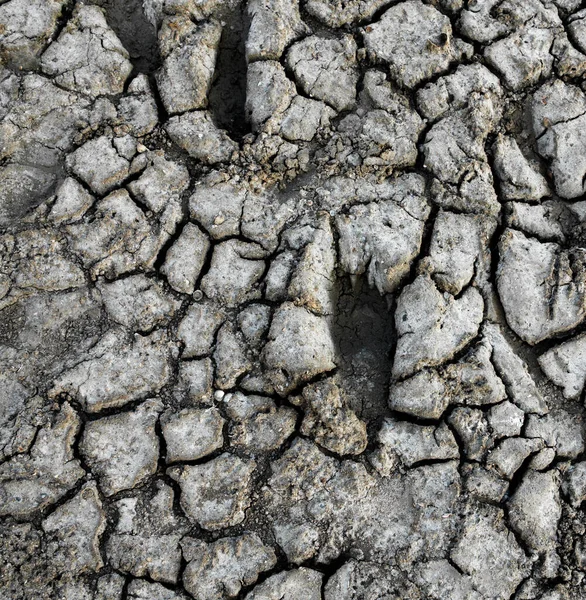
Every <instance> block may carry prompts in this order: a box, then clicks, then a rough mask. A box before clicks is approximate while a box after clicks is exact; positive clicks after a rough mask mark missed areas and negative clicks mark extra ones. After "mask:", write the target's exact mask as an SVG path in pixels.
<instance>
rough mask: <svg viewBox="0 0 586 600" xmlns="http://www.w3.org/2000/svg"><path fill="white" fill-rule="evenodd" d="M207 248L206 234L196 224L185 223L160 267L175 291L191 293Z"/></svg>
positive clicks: (208, 247) (208, 245)
mask: <svg viewBox="0 0 586 600" xmlns="http://www.w3.org/2000/svg"><path fill="white" fill-rule="evenodd" d="M209 249H210V241H209V239H208V237H207V235H206V234H205V233H203V231H202V230H201V229H200V228H199V227H198V226H197V225H194V224H193V223H187V224H186V225H185V227H184V228H183V230H182V231H181V235H180V236H179V237H178V238H177V240H176V241H175V243H174V244H173V245H172V246H171V248H169V250H168V251H167V254H166V255H165V262H164V263H163V266H162V267H161V273H162V274H163V275H165V276H166V277H167V281H168V282H169V285H170V286H171V287H172V288H173V289H174V290H175V291H176V292H181V293H183V294H193V292H194V290H195V284H196V282H197V279H198V277H199V274H200V273H201V270H202V268H203V265H204V263H205V261H206V257H207V254H208V251H209Z"/></svg>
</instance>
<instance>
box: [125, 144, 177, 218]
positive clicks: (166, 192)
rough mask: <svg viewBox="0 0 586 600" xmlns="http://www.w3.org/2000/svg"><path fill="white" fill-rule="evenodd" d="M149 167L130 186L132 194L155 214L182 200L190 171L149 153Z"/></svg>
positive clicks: (156, 154)
mask: <svg viewBox="0 0 586 600" xmlns="http://www.w3.org/2000/svg"><path fill="white" fill-rule="evenodd" d="M148 158H149V165H148V167H147V168H146V169H145V170H144V173H142V174H141V176H140V177H139V178H138V179H136V180H134V181H131V182H130V183H129V184H128V189H129V190H130V193H131V194H132V195H133V197H134V198H136V199H137V200H138V201H139V202H141V203H143V204H146V205H147V207H148V208H149V209H150V210H152V211H153V212H155V213H160V212H161V211H162V210H163V209H164V208H165V207H166V206H167V205H169V204H171V203H174V202H177V201H179V200H180V199H181V194H183V192H184V191H185V190H186V189H187V188H188V186H189V171H188V170H187V169H186V168H185V167H184V166H183V165H181V164H179V163H176V162H173V161H171V160H166V159H165V157H164V156H162V155H160V154H158V153H155V152H153V153H149V157H148Z"/></svg>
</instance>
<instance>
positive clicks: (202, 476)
mask: <svg viewBox="0 0 586 600" xmlns="http://www.w3.org/2000/svg"><path fill="white" fill-rule="evenodd" d="M255 468H256V463H255V462H254V461H252V460H242V459H241V458H238V457H237V456H233V455H231V454H227V453H224V454H221V455H220V456H218V457H217V458H214V459H212V460H210V461H208V462H206V463H204V464H202V465H185V466H183V467H171V468H170V469H169V470H168V474H169V475H170V476H171V477H172V478H173V479H174V480H175V481H177V482H178V483H179V485H180V486H181V507H182V508H183V510H184V511H185V514H187V516H188V517H189V518H190V519H191V520H192V521H193V522H194V523H197V524H198V525H199V526H200V527H202V528H203V529H207V530H209V531H215V530H218V529H223V528H224V527H232V526H234V525H238V523H242V521H244V517H245V513H244V511H245V510H246V509H247V508H248V506H249V505H250V501H251V500H250V494H251V490H250V481H251V477H252V474H253V472H254V470H255Z"/></svg>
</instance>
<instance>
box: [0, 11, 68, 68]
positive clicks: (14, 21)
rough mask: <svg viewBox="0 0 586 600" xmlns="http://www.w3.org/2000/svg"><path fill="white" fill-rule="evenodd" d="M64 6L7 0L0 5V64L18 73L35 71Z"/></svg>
mask: <svg viewBox="0 0 586 600" xmlns="http://www.w3.org/2000/svg"><path fill="white" fill-rule="evenodd" d="M65 4H66V2H65V0H48V1H47V0H32V1H31V0H11V1H10V2H6V3H5V4H2V6H1V7H0V23H2V32H1V33H0V63H3V64H6V65H9V66H12V67H17V68H20V69H32V68H34V67H36V66H37V62H38V56H39V54H40V52H41V51H42V49H43V48H44V47H45V44H46V43H47V42H48V41H49V39H50V38H51V36H52V35H53V33H54V31H55V28H56V26H57V19H58V18H59V16H60V15H61V13H62V10H63V6H64V5H65Z"/></svg>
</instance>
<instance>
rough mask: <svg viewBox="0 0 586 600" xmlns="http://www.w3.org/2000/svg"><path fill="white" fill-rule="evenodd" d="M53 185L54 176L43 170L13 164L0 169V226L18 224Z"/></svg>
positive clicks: (46, 194) (0, 133)
mask: <svg viewBox="0 0 586 600" xmlns="http://www.w3.org/2000/svg"><path fill="white" fill-rule="evenodd" d="M0 125H1V123H0ZM2 133H3V132H1V131H0V135H2ZM2 137H3V136H2ZM0 141H1V140H0ZM54 183H55V177H54V175H52V174H51V173H47V171H46V170H45V169H40V168H37V167H34V166H28V165H15V164H6V165H4V166H2V167H0V224H1V225H2V226H3V227H5V226H6V225H10V224H12V223H15V222H19V220H20V219H21V218H22V217H24V216H25V215H26V214H27V213H28V212H30V211H32V210H33V209H35V208H36V207H37V206H38V205H39V204H40V203H41V201H42V199H43V198H46V197H47V196H48V195H49V193H50V191H51V188H52V187H53V185H54Z"/></svg>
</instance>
